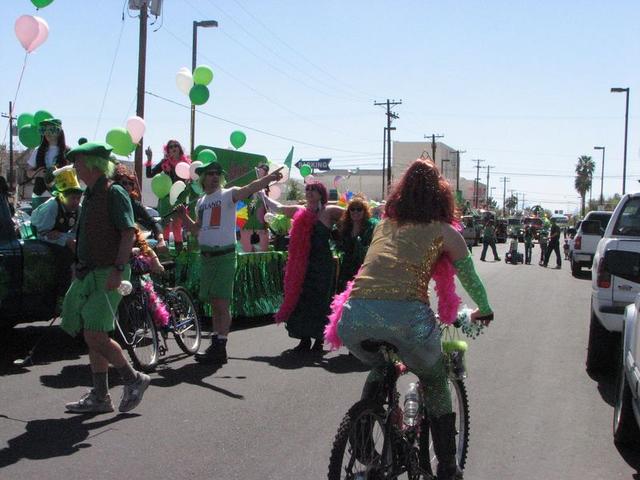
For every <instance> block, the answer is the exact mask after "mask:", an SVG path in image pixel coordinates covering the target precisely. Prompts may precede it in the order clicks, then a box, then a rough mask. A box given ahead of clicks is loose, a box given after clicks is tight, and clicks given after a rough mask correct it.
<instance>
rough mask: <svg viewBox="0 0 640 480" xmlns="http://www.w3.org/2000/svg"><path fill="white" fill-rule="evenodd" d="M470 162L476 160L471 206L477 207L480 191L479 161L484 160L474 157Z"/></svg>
mask: <svg viewBox="0 0 640 480" xmlns="http://www.w3.org/2000/svg"><path fill="white" fill-rule="evenodd" d="M471 161H472V162H476V184H475V188H474V189H473V206H474V208H478V200H479V199H478V197H479V192H480V163H481V162H484V160H480V159H479V158H476V159H475V160H471Z"/></svg>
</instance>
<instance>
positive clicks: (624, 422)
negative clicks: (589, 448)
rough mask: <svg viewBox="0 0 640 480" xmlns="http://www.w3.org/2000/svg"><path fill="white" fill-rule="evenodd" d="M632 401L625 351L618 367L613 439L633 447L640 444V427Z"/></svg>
mask: <svg viewBox="0 0 640 480" xmlns="http://www.w3.org/2000/svg"><path fill="white" fill-rule="evenodd" d="M623 352H624V350H623ZM632 402H633V397H632V395H631V389H630V388H629V383H628V382H627V377H626V375H625V367H624V353H623V354H622V355H621V358H620V365H619V368H618V382H617V388H616V404H615V408H614V410H613V441H614V442H615V443H616V444H617V445H620V446H625V447H631V446H637V445H638V444H640V428H638V422H637V421H636V417H635V415H634V414H633V405H632Z"/></svg>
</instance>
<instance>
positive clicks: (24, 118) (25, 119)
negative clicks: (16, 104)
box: [18, 113, 34, 130]
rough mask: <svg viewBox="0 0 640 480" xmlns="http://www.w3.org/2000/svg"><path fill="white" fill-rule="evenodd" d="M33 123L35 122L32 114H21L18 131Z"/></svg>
mask: <svg viewBox="0 0 640 480" xmlns="http://www.w3.org/2000/svg"><path fill="white" fill-rule="evenodd" d="M33 122H34V120H33V114H31V113H21V114H20V115H18V130H20V129H21V128H22V127H24V126H26V125H31V124H33Z"/></svg>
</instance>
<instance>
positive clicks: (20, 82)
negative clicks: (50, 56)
mask: <svg viewBox="0 0 640 480" xmlns="http://www.w3.org/2000/svg"><path fill="white" fill-rule="evenodd" d="M28 55H29V52H25V54H24V62H22V70H21V71H20V78H19V79H18V87H17V88H16V94H15V95H14V96H13V105H12V112H11V116H12V117H13V112H15V111H16V100H18V92H19V91H20V85H21V84H22V77H23V76H24V70H25V69H26V68H27V58H28ZM9 127H11V119H9V123H8V124H7V128H6V129H5V131H4V138H3V139H2V143H6V140H7V131H9Z"/></svg>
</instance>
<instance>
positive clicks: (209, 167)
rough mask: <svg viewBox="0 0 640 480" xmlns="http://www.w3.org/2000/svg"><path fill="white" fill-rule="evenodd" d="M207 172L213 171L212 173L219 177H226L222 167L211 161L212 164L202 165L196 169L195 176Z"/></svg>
mask: <svg viewBox="0 0 640 480" xmlns="http://www.w3.org/2000/svg"><path fill="white" fill-rule="evenodd" d="M209 170H213V171H214V172H218V173H219V174H220V175H225V176H226V175H227V172H225V171H224V170H223V169H222V165H220V164H219V163H218V162H216V161H213V162H209V163H207V164H205V165H202V166H201V167H198V168H196V174H198V175H202V174H203V173H205V172H208V171H209Z"/></svg>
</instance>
